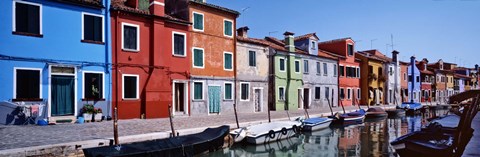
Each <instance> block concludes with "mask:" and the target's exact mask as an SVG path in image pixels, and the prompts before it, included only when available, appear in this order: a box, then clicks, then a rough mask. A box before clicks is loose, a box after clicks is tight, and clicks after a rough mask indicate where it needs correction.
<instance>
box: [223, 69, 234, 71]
mask: <svg viewBox="0 0 480 157" xmlns="http://www.w3.org/2000/svg"><path fill="white" fill-rule="evenodd" d="M223 70H225V71H233V69H223Z"/></svg>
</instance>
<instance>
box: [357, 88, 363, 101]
mask: <svg viewBox="0 0 480 157" xmlns="http://www.w3.org/2000/svg"><path fill="white" fill-rule="evenodd" d="M361 94H362V91H360V88H357V99H358V100H360V99H361Z"/></svg>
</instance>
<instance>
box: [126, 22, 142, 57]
mask: <svg viewBox="0 0 480 157" xmlns="http://www.w3.org/2000/svg"><path fill="white" fill-rule="evenodd" d="M122 49H123V50H127V51H139V50H140V32H139V26H138V25H134V24H128V23H122Z"/></svg>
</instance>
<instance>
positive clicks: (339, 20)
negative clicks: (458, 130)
mask: <svg viewBox="0 0 480 157" xmlns="http://www.w3.org/2000/svg"><path fill="white" fill-rule="evenodd" d="M207 2H208V3H212V4H216V5H220V6H223V7H227V8H230V9H233V10H237V11H239V12H240V13H241V15H240V17H239V18H237V28H239V27H242V26H248V27H249V28H250V31H249V32H248V36H249V37H254V38H264V37H265V36H273V37H277V38H280V39H283V35H282V34H283V33H284V32H285V31H290V32H294V33H295V35H303V34H307V33H312V32H316V34H317V36H318V37H319V38H320V41H327V40H333V39H339V38H345V37H351V38H352V39H353V40H354V41H356V45H355V48H356V50H357V51H362V50H369V49H377V50H379V51H381V52H382V53H383V54H385V55H387V56H389V57H391V52H392V46H391V45H392V44H391V43H392V36H393V49H394V50H397V51H399V52H400V59H401V60H402V61H409V58H410V56H412V55H414V56H415V57H416V58H417V60H421V59H423V58H427V59H428V60H429V61H430V63H432V62H436V61H438V60H439V59H443V61H444V62H450V63H456V64H458V65H459V66H467V67H473V66H474V65H475V64H480V51H479V49H478V48H479V47H480V44H479V43H478V41H476V39H477V37H480V0H208V1H207ZM387 44H389V45H387Z"/></svg>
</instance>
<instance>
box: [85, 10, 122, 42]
mask: <svg viewBox="0 0 480 157" xmlns="http://www.w3.org/2000/svg"><path fill="white" fill-rule="evenodd" d="M85 15H89V16H96V17H100V18H102V42H105V20H104V16H103V15H100V14H92V13H87V12H82V40H85V28H84V26H85V24H84V18H85ZM122 28H123V27H122Z"/></svg>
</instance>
